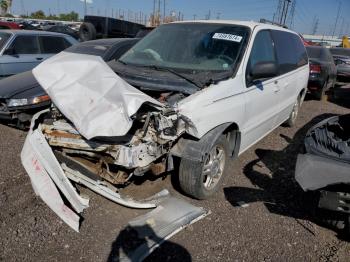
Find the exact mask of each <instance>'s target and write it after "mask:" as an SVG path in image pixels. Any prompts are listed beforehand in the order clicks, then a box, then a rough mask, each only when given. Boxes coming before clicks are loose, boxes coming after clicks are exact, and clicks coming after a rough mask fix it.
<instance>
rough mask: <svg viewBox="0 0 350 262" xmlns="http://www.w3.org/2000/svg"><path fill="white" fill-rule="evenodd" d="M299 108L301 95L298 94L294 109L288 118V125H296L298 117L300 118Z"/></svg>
mask: <svg viewBox="0 0 350 262" xmlns="http://www.w3.org/2000/svg"><path fill="white" fill-rule="evenodd" d="M299 109H300V95H299V96H298V98H297V101H295V104H294V106H293V110H292V112H291V113H290V115H289V118H288V120H287V121H286V122H285V124H286V125H287V126H289V127H293V126H294V125H295V122H296V121H297V118H298V114H299Z"/></svg>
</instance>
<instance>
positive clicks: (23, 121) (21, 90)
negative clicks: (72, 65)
mask: <svg viewBox="0 0 350 262" xmlns="http://www.w3.org/2000/svg"><path fill="white" fill-rule="evenodd" d="M138 41H139V39H137V38H132V39H127V38H125V39H100V40H94V41H89V42H83V43H79V44H77V45H73V46H71V47H69V48H68V49H66V50H65V52H69V53H77V54H88V55H95V56H99V57H101V58H102V59H103V60H104V61H111V60H115V59H118V58H119V57H120V56H122V55H123V54H124V53H125V52H126V51H127V50H129V49H130V48H131V47H132V46H133V45H134V44H135V43H137V42H138ZM50 104H51V100H50V97H49V96H48V95H47V94H46V93H45V91H44V90H43V89H42V87H41V86H40V84H39V83H38V82H37V80H36V79H35V77H34V76H33V73H32V71H26V72H23V73H20V74H17V75H14V76H11V77H8V78H5V79H3V80H1V81H0V120H2V121H6V122H7V123H9V124H12V125H16V126H17V127H18V128H22V129H23V128H26V127H28V124H29V123H30V120H31V118H32V116H33V115H34V114H35V113H36V112H38V111H40V110H43V109H45V108H48V107H49V106H50Z"/></svg>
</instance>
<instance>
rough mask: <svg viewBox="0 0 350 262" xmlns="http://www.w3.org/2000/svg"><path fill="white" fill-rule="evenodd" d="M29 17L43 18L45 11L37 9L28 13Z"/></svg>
mask: <svg viewBox="0 0 350 262" xmlns="http://www.w3.org/2000/svg"><path fill="white" fill-rule="evenodd" d="M30 18H33V19H45V18H46V16H45V13H44V11H43V10H38V11H36V12H34V13H31V15H30Z"/></svg>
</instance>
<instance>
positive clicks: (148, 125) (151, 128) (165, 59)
mask: <svg viewBox="0 0 350 262" xmlns="http://www.w3.org/2000/svg"><path fill="white" fill-rule="evenodd" d="M33 74H34V76H35V77H36V79H37V80H38V82H39V83H40V85H41V86H42V87H43V88H44V89H45V91H46V92H47V93H48V94H49V95H50V97H51V99H52V101H53V106H52V108H51V109H50V110H45V111H42V112H40V113H38V114H37V115H36V116H34V118H33V121H32V125H31V130H30V132H29V134H28V137H27V139H26V143H25V146H24V148H23V151H22V162H23V165H24V167H25V168H26V170H27V172H28V174H29V176H30V178H31V180H32V184H33V187H34V189H35V190H36V192H37V193H38V194H40V196H41V197H42V198H43V199H44V200H45V202H46V203H47V204H48V205H49V206H50V207H51V208H52V209H54V210H55V212H56V213H57V214H59V216H60V217H61V218H63V219H65V221H66V220H67V219H68V220H69V217H67V214H66V213H64V212H61V211H60V210H61V209H62V208H61V207H59V206H57V205H58V204H57V201H56V202H55V201H53V199H56V198H57V197H59V198H60V194H59V193H58V191H60V192H61V195H64V196H65V198H66V199H67V200H68V201H69V202H70V203H71V205H72V208H73V209H74V210H75V211H76V212H78V213H79V212H82V210H83V209H84V208H86V207H87V205H86V202H84V201H85V200H84V199H83V198H81V197H80V195H79V194H78V193H77V191H76V190H72V188H74V186H73V185H74V183H80V184H83V185H85V186H87V187H89V188H90V189H91V190H93V191H95V192H98V193H100V194H102V195H103V196H105V197H107V198H109V199H111V200H113V201H115V202H117V203H120V204H122V205H126V206H129V207H136V208H142V207H146V208H147V207H149V203H147V202H145V201H142V202H140V201H136V200H132V199H131V198H123V197H122V191H123V189H124V188H125V187H126V186H127V185H129V184H130V183H132V182H133V181H134V180H137V179H139V177H141V176H144V177H146V178H147V177H148V176H153V177H154V176H159V175H162V174H164V173H167V172H170V171H173V170H177V171H176V172H172V175H177V176H178V179H179V183H180V186H181V188H182V190H183V191H184V193H186V194H189V195H191V196H193V197H195V198H198V199H204V198H207V197H209V196H211V195H212V194H213V193H214V192H215V191H216V190H218V188H219V187H220V182H221V181H222V178H223V175H224V174H226V173H228V172H225V169H226V167H227V163H228V159H229V157H236V156H238V155H239V154H241V153H242V152H244V151H245V150H247V149H248V148H249V147H250V146H252V145H253V144H255V143H256V142H257V141H259V140H260V139H262V138H263V137H264V136H266V135H267V134H268V133H270V132H271V131H272V130H274V129H275V128H276V127H278V126H279V125H281V124H282V123H286V124H288V125H290V126H291V125H293V124H294V123H295V120H296V117H297V115H298V110H299V107H300V105H301V103H302V101H303V99H304V96H305V93H306V88H307V83H308V76H309V65H308V57H307V53H306V50H305V48H304V45H303V43H302V40H301V39H300V37H299V35H298V34H297V33H295V32H293V31H290V30H287V29H284V28H281V27H277V26H274V25H268V24H262V23H255V22H239V21H222V20H220V21H192V22H177V23H170V24H165V25H161V26H159V27H158V28H157V29H155V30H153V31H152V32H151V33H150V34H149V35H147V36H146V37H145V38H144V39H142V40H140V41H139V42H138V43H137V44H136V45H135V46H134V47H133V48H131V49H130V50H129V51H128V52H127V53H126V54H125V55H124V56H122V57H121V58H120V59H119V60H118V61H112V62H110V63H109V64H106V63H105V62H104V61H102V59H100V58H98V57H95V56H88V55H82V54H72V53H65V52H62V53H60V54H58V55H56V56H54V57H53V58H50V59H48V60H47V61H45V62H43V63H42V64H40V65H39V66H38V67H36V68H35V69H34V70H33ZM177 163H179V164H178V165H177ZM226 171H227V170H226ZM50 181H51V182H50ZM52 181H53V182H52ZM71 181H74V183H71ZM48 187H50V189H48ZM141 188H142V185H140V190H142V189H141ZM55 190H56V191H57V192H56V191H55ZM48 191H49V192H53V191H55V192H56V193H55V194H53V193H51V194H45V192H48ZM53 195H54V196H53ZM62 203H63V202H60V204H62ZM64 210H65V212H66V211H67V208H65V209H64Z"/></svg>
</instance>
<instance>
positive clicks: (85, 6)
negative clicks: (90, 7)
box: [84, 0, 87, 16]
mask: <svg viewBox="0 0 350 262" xmlns="http://www.w3.org/2000/svg"><path fill="white" fill-rule="evenodd" d="M86 15H87V3H86V0H84V16H86Z"/></svg>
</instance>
